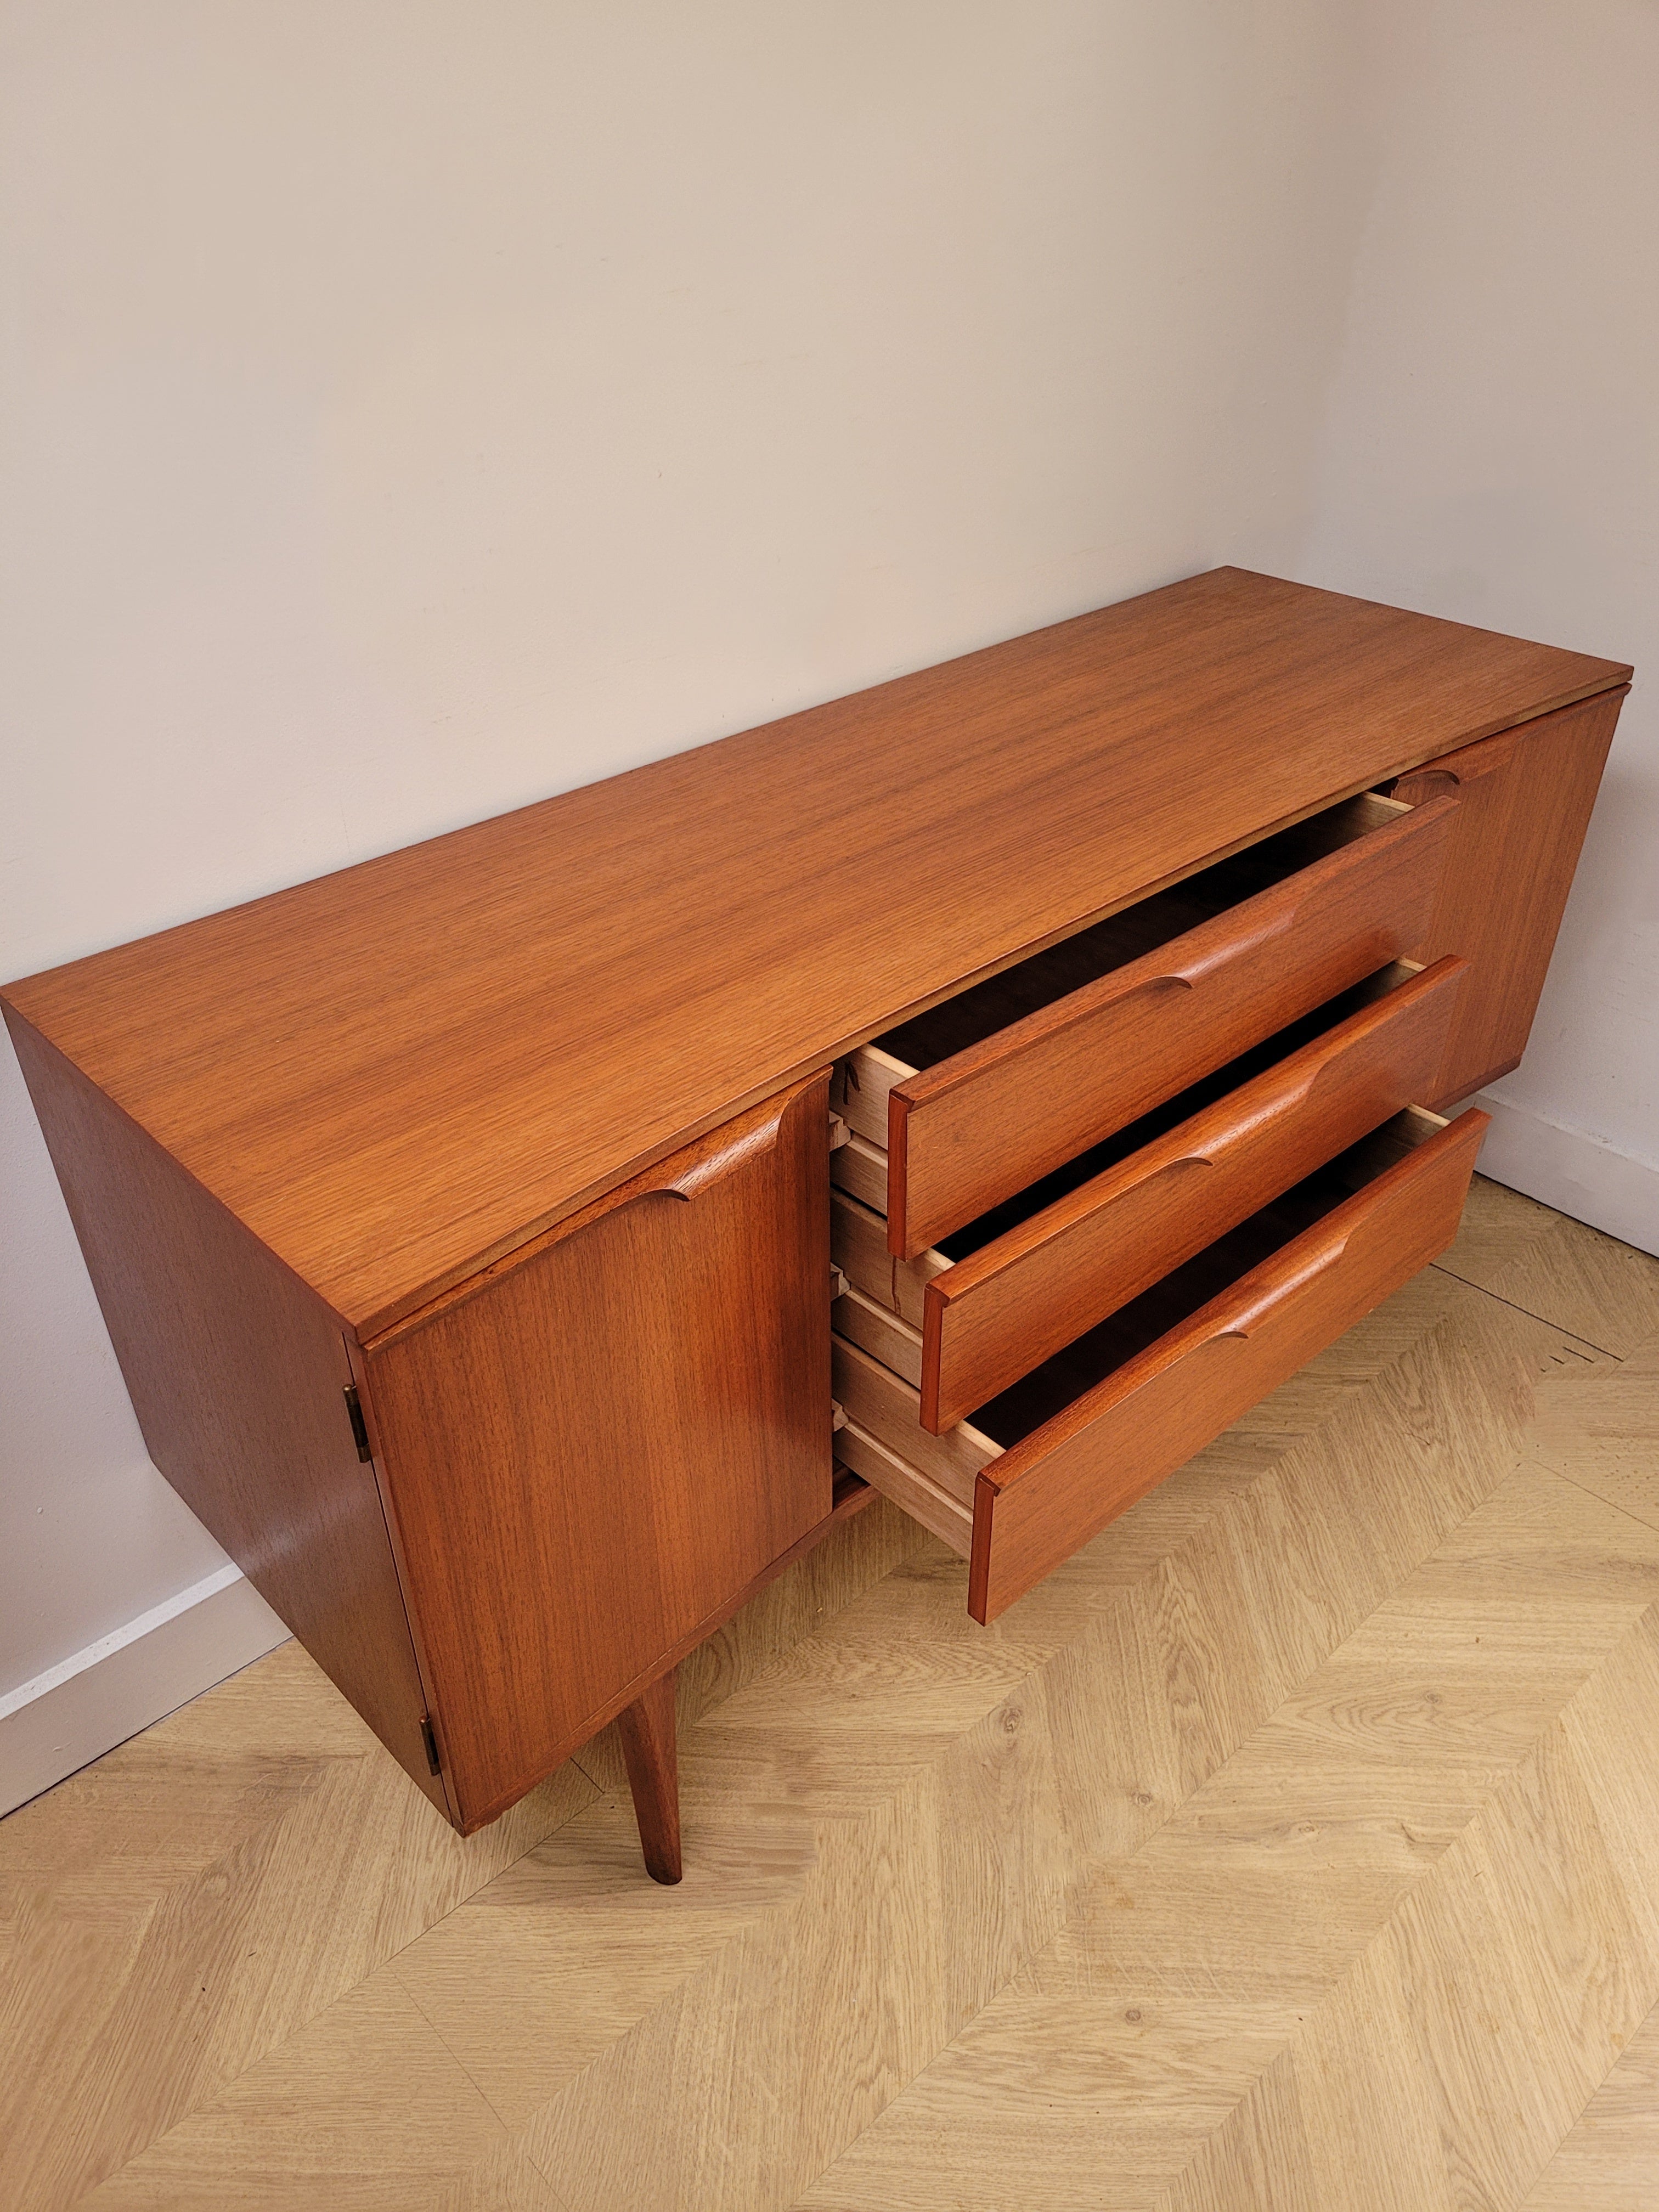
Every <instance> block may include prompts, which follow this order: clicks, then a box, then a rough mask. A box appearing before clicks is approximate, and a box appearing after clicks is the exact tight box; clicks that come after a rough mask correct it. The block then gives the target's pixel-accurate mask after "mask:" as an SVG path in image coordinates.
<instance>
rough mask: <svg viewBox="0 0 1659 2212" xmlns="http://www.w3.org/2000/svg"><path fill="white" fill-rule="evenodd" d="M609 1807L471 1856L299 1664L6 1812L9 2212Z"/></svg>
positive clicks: (502, 1831) (711, 1670) (885, 1514)
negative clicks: (575, 1824) (571, 1824)
mask: <svg viewBox="0 0 1659 2212" xmlns="http://www.w3.org/2000/svg"><path fill="white" fill-rule="evenodd" d="M916 1541H918V1539H917V1534H916V1532H915V1529H914V1528H913V1526H912V1524H911V1523H909V1522H907V1521H905V1520H904V1519H903V1517H902V1516H900V1515H898V1514H896V1513H894V1512H892V1511H891V1510H890V1509H888V1508H886V1507H884V1505H881V1504H878V1506H877V1507H875V1508H874V1509H872V1510H866V1511H865V1512H863V1513H860V1514H859V1515H857V1516H854V1518H853V1519H852V1520H851V1521H849V1522H846V1523H845V1524H843V1525H842V1527H840V1528H837V1529H836V1530H835V1531H834V1532H833V1533H832V1534H831V1536H830V1537H829V1539H828V1540H827V1541H825V1542H824V1543H823V1545H821V1546H820V1547H818V1548H817V1551H816V1552H815V1553H812V1554H811V1557H810V1558H809V1559H807V1560H805V1561H803V1562H801V1563H799V1565H797V1566H795V1567H793V1568H791V1569H790V1570H788V1571H787V1572H786V1573H785V1574H783V1575H781V1576H780V1577H778V1579H777V1581H776V1582H775V1583H772V1584H771V1585H770V1586H769V1589H766V1590H765V1591H763V1593H762V1594H761V1595H760V1596H759V1597H758V1598H757V1599H756V1600H755V1601H754V1602H753V1603H752V1604H751V1605H750V1607H747V1608H745V1611H744V1614H743V1615H741V1616H739V1619H738V1621H737V1622H736V1623H734V1624H732V1626H730V1627H729V1628H727V1629H726V1630H724V1631H722V1632H720V1634H719V1635H717V1636H715V1637H713V1638H710V1639H709V1640H708V1642H707V1643H706V1644H704V1645H702V1647H701V1649H700V1650H698V1651H697V1652H696V1654H695V1655H694V1656H693V1658H692V1659H691V1660H690V1662H688V1663H687V1665H686V1666H685V1667H684V1668H682V1669H681V1675H682V1684H681V1695H682V1701H683V1705H684V1707H685V1708H686V1709H687V1710H688V1711H691V1712H696V1711H698V1710H700V1709H701V1705H702V1702H704V1701H705V1700H707V1699H711V1698H715V1699H717V1698H718V1697H720V1695H721V1694H723V1693H724V1692H726V1690H727V1689H728V1688H729V1686H731V1685H732V1683H734V1682H736V1681H738V1680H742V1679H744V1675H745V1673H746V1672H748V1671H752V1670H753V1669H754V1668H756V1667H757V1666H758V1665H761V1664H763V1663H764V1662H765V1660H766V1659H767V1658H768V1657H769V1656H770V1655H771V1654H772V1653H773V1652H774V1651H775V1650H777V1649H779V1648H780V1647H781V1646H785V1645H787V1644H789V1643H790V1642H792V1641H793V1639H794V1638H797V1637H799V1635H800V1634H801V1633H802V1632H804V1630H805V1628H806V1627H807V1626H809V1625H810V1624H811V1622H812V1621H814V1620H817V1618H818V1617H819V1616H820V1615H821V1614H823V1613H824V1612H825V1611H827V1610H830V1609H833V1608H834V1607H836V1606H838V1605H840V1604H842V1603H844V1602H845V1601H846V1599H847V1596H848V1593H849V1592H850V1591H853V1590H856V1589H861V1588H863V1587H864V1586H865V1585H866V1583H870V1582H872V1581H874V1580H878V1579H879V1578H880V1577H882V1576H883V1575H884V1574H886V1573H887V1572H889V1571H890V1569H891V1567H892V1565H894V1563H895V1561H896V1560H897V1559H902V1557H904V1556H905V1554H906V1553H907V1550H908V1548H909V1547H912V1546H913V1545H914V1544H915V1542H916ZM584 1757H586V1753H584ZM600 1795H601V1790H600V1787H599V1784H595V1783H594V1782H592V1780H590V1778H588V1776H587V1775H586V1774H585V1773H583V1772H582V1771H581V1770H580V1767H578V1766H577V1765H575V1763H574V1761H573V1762H570V1763H568V1764H567V1765H565V1766H564V1767H562V1769H561V1770H560V1771H558V1773H556V1774H555V1775H554V1776H552V1777H551V1778H550V1779H549V1780H548V1781H547V1782H545V1783H544V1784H542V1785H541V1786H540V1787H539V1788H538V1790H534V1791H533V1792H532V1794H531V1796H528V1797H527V1798H526V1799H524V1800H523V1801H522V1802H520V1804H519V1805H517V1806H515V1807H513V1809H512V1810H511V1811H510V1812H509V1813H507V1814H506V1815H505V1816H504V1817H503V1818H502V1819H501V1820H498V1821H496V1822H495V1823H494V1824H493V1825H492V1826H490V1827H489V1828H487V1829H485V1830H483V1832H480V1833H479V1834H477V1835H476V1836H473V1837H471V1838H466V1839H465V1840H463V1839H462V1838H460V1837H459V1836H457V1835H455V1834H454V1833H453V1831H452V1830H450V1829H449V1828H448V1827H447V1826H445V1824H444V1823H443V1821H442V1820H440V1819H438V1818H437V1817H436V1816H435V1814H434V1813H433V1812H432V1809H431V1808H430V1807H429V1806H428V1803H427V1802H426V1800H425V1798H424V1797H423V1796H422V1794H421V1793H420V1791H419V1790H416V1787H415V1785H414V1784H413V1783H411V1782H410V1780H409V1778H407V1776H405V1775H404V1772H403V1771H402V1769H401V1768H399V1767H398V1765H396V1764H395V1763H394V1762H393V1761H392V1759H390V1758H389V1757H388V1756H387V1755H386V1753H385V1752H384V1751H383V1750H382V1749H381V1747H380V1745H379V1744H378V1743H377V1742H376V1741H375V1740H374V1736H373V1735H371V1733H370V1732H369V1730H368V1728H367V1727H366V1726H365V1725H364V1723H362V1721H361V1720H360V1719H359V1718H358V1717H357V1715H356V1713H355V1712H353V1711H352V1710H351V1708H350V1707H349V1705H347V1704H346V1703H345V1701H344V1700H343V1699H342V1698H341V1697H340V1696H339V1695H338V1693H337V1692H336V1691H335V1690H334V1688H333V1687H332V1686H331V1684H330V1683H329V1682H328V1681H327V1680H326V1679H325V1676H324V1675H323V1674H321V1672H320V1671H319V1668H317V1667H316V1666H315V1665H314V1664H313V1662H312V1661H311V1660H310V1659H309V1658H308V1657H307V1656H306V1654H305V1653H304V1652H303V1651H302V1650H301V1649H300V1647H299V1646H298V1645H297V1644H284V1645H283V1646H281V1647H280V1648H279V1649H278V1650H276V1651H274V1652H272V1653H270V1654H269V1655H268V1656H266V1657H265V1658H264V1659H261V1660H259V1661H258V1662H256V1663H255V1664H254V1665H253V1666H252V1667H250V1668H246V1669H245V1670H244V1671H243V1672H242V1673H241V1674H237V1675H235V1676H233V1677H232V1678H231V1680H228V1681H226V1682H223V1683H221V1684H220V1685H219V1686H217V1687H216V1689H214V1690H211V1691H210V1692H207V1693H206V1694H205V1695H204V1696H203V1697H201V1698H198V1699H195V1700H194V1701H193V1702H192V1703H191V1704H190V1705H186V1706H185V1707H183V1708H182V1709H181V1710H180V1711H178V1712H176V1713H173V1714H172V1715H170V1716H169V1717H168V1718H167V1719H166V1720H164V1721H161V1722H160V1723H157V1724H156V1725H155V1727H153V1728H150V1729H146V1730H144V1731H143V1734H142V1735H137V1736H136V1737H134V1738H133V1739H132V1740H131V1741H130V1742H128V1743H125V1744H123V1745H121V1746H120V1747H118V1749H116V1750H114V1751H112V1752H110V1753H107V1754H106V1756H105V1757H104V1758H102V1759H99V1760H97V1761H95V1762H94V1764H93V1765H91V1766H88V1767H87V1768H85V1769H84V1770H82V1772H80V1773H78V1774H76V1775H74V1776H72V1777H70V1779H69V1780H68V1781H66V1782H64V1783H61V1784H58V1787H57V1788H56V1789H54V1790H49V1791H47V1792H46V1794H45V1795H44V1796H41V1797H39V1798H37V1799H35V1800H34V1801H33V1803H31V1804H28V1805H26V1806H23V1807H21V1808H19V1809H18V1810H17V1811H16V1812H15V1813H13V1814H10V1815H9V1817H8V1818H7V1819H6V1820H3V1821H0V2204H3V2206H4V2207H5V2212H34V2208H36V2207H39V2208H42V2212H56V2208H58V2207H63V2206H67V2205H70V2204H71V2203H77V2202H79V2201H80V2199H81V2198H82V2196H83V2195H84V2193H85V2192H86V2191H88V2189H89V2188H90V2187H92V2185H94V2183H96V2182H98V2181H99V2180H100V2179H101V2178H103V2177H104V2176H106V2175H107V2174H109V2173H111V2172H113V2171H114V2170H115V2169H116V2168H118V2167H119V2166H122V2165H123V2164H124V2162H125V2161H128V2160H131V2159H132V2158H134V2156H135V2155H136V2154H138V2153H139V2152H141V2151H142V2150H143V2148H144V2147H145V2146H146V2145H147V2144H149V2143H150V2142H153V2141H154V2140H155V2138H156V2137H157V2136H161V2135H162V2134H163V2133H164V2132H165V2131H167V2130H169V2129H171V2128H173V2126H175V2125H176V2124H179V2122H180V2121H182V2120H183V2119H184V2118H186V2117H187V2116H188V2115H189V2114H190V2113H191V2112H193V2111H196V2110H198V2109H200V2108H201V2107H202V2106H204V2105H205V2104H207V2103H208V2102H210V2100H212V2099H213V2098H214V2097H216V2095H217V2094H218V2093H219V2092H220V2091H222V2089H223V2088H225V2087H227V2086H228V2084H230V2083H231V2082H233V2081H236V2080H237V2079H238V2078H239V2077H240V2076H241V2075H243V2074H244V2073H245V2072H246V2070H247V2069H249V2068H251V2067H252V2066H254V2065H255V2064H256V2063H258V2061H259V2060H260V2059H261V2058H263V2057H265V2056H266V2055H267V2054H269V2053H273V2052H276V2051H279V2050H280V2049H281V2047H282V2046H283V2045H284V2044H285V2043H286V2042H287V2041H288V2040H289V2039H290V2038H292V2037H293V2036H295V2034H296V2033H298V2032H299V2031H300V2030H301V2029H302V2028H303V2027H305V2026H306V2024H307V2023H308V2022H310V2021H313V2019H315V2018H317V2017H318V2016H319V2015H322V2014H323V2013H324V2012H325V2010H326V2009H327V2008H329V2007H330V2006H331V2005H332V2004H334V2003H335V2002H337V2000H338V1999H340V1998H342V1997H343V1996H346V1995H347V1994H348V1993H349V1992H350V1991H351V1990H354V1989H356V1987H357V1986H358V1985H359V1984H362V1983H363V1982H364V1981H365V1980H366V1979H367V1978H368V1977H369V1976H370V1975H371V1974H372V1973H373V1972H374V1971H375V1969H376V1968H377V1967H379V1966H381V1965H382V1964H383V1963H384V1962H385V1961H386V1960H388V1959H389V1958H391V1957H392V1955H393V1954H395V1953H397V1952H398V1951H400V1950H402V1949H403V1948H404V1947H405V1946H406V1945H407V1944H409V1943H410V1942H411V1941H412V1940H413V1939H414V1938H415V1937H416V1936H419V1935H421V1934H422V1932H423V1931H424V1930H425V1929H428V1928H430V1927H432V1926H434V1925H435V1924H436V1923H440V1922H441V1921H442V1920H443V1918H444V1917H446V1916H447V1914H448V1913H450V1912H452V1911H453V1910H454V1908H455V1907H456V1906H457V1905H459V1904H460V1903H461V1902H463V1901H464V1900H465V1899H466V1898H467V1897H469V1896H471V1895H472V1894H473V1893H475V1892H477V1890H479V1889H480V1888H482V1887H484V1886H485V1885H486V1884H488V1883H489V1881H491V1880H492V1879H493V1878H494V1877H495V1876H496V1875H499V1874H500V1873H501V1872H502V1871H503V1870H504V1869H508V1868H510V1867H512V1866H513V1864H514V1863H516V1862H517V1861H519V1860H520V1859H521V1858H522V1857H524V1855H525V1854H526V1852H527V1851H528V1850H532V1848H533V1847H534V1846H535V1845H536V1844H538V1843H539V1842H540V1841H542V1840H543V1839H544V1838H546V1837H547V1836H549V1835H550V1834H552V1833H553V1832H556V1830H557V1829H558V1828H559V1827H560V1826H562V1824H563V1823H565V1822H566V1821H568V1820H570V1819H572V1818H573V1817H574V1815H575V1814H578V1813H579V1812H580V1811H581V1810H582V1808H585V1807H586V1806H589V1805H591V1804H592V1803H594V1802H596V1801H597V1800H598V1799H599V1796H600ZM634 1851H635V1858H634V1861H633V1865H632V1868H631V1870H630V1875H638V1871H639V1869H638V1861H637V1844H635V1845H634ZM643 1887H644V1888H645V1889H646V1890H647V1891H654V1887H655V1886H654V1885H653V1884H650V1883H648V1882H647V1883H644V1884H643ZM656 1893H657V1894H663V1893H661V1892H656ZM276 2078H278V2079H281V2078H282V2076H281V2075H280V2070H279V2073H278V2075H277V2076H276ZM225 2140H230V2138H228V2137H227V2138H225ZM248 2140H249V2141H250V2142H252V2141H253V2140H255V2138H253V2137H249V2138H248ZM229 2185H230V2184H229V2182H228V2180H227V2186H229ZM538 2185H539V2184H538ZM446 2186H447V2183H446Z"/></svg>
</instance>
